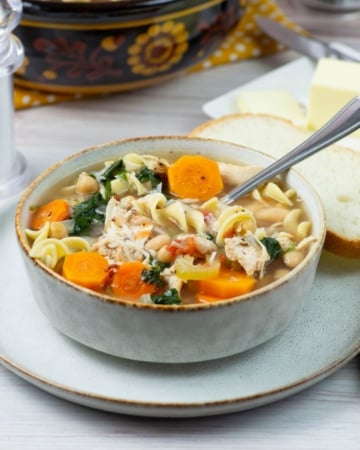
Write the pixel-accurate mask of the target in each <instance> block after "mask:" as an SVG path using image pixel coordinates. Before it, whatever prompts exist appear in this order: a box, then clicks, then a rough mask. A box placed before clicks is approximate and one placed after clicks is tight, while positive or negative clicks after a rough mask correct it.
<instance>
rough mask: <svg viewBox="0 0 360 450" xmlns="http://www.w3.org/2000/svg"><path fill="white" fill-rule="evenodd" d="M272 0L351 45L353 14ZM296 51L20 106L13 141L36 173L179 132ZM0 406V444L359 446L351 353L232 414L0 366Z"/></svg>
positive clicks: (357, 38)
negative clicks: (155, 414) (108, 392)
mask: <svg viewBox="0 0 360 450" xmlns="http://www.w3.org/2000/svg"><path fill="white" fill-rule="evenodd" d="M278 3H279V4H280V5H281V6H282V7H283V9H284V10H285V11H287V12H288V15H289V16H290V17H292V18H293V19H294V20H295V21H297V22H298V23H299V24H300V25H303V26H304V27H307V28H308V29H309V30H311V31H314V32H317V33H318V34H319V35H321V36H323V37H324V38H326V39H327V38H336V39H337V40H342V41H343V42H346V43H349V44H351V45H353V46H354V47H355V48H358V49H359V50H360V13H352V14H346V15H338V14H326V13H315V12H314V11H309V10H308V9H307V8H305V7H303V6H302V5H301V2H298V1H279V2H278ZM296 57H297V55H296V54H295V53H293V52H284V53H282V54H277V55H275V56H272V57H268V58H264V59H259V60H253V61H245V62H240V63H236V64H232V65H228V66H222V67H219V68H215V69H211V70H209V71H207V72H202V73H197V74H194V75H191V76H187V77H184V78H181V79H178V80H175V81H172V82H169V83H167V84H164V85H162V86H156V87H153V88H149V89H146V90H142V91H139V92H133V93H124V94H118V95H112V96H109V97H104V98H101V99H95V100H88V101H81V102H76V103H64V104H60V105H54V106H50V107H39V108H34V109H29V110H23V111H19V112H17V113H16V115H15V136H16V143H17V146H18V148H19V149H20V150H21V152H22V153H23V154H24V155H25V156H26V158H27V161H28V164H29V168H30V171H31V174H32V175H36V174H37V173H38V172H39V171H41V170H42V169H44V168H45V167H46V166H48V165H49V164H51V163H53V162H55V161H57V160H59V159H61V158H62V157H63V156H65V155H67V154H70V153H73V152H75V151H78V150H80V149H82V148H86V147H88V146H92V145H95V144H98V143H102V142H106V141H110V140H113V139H119V138H125V137H132V136H140V135H154V134H186V133H187V132H189V131H190V130H191V129H193V128H194V127H195V126H197V125H198V124H200V123H202V122H204V121H205V120H206V119H207V118H206V117H205V116H204V114H203V113H202V112H201V106H202V104H203V103H205V102H206V101H208V100H210V99H212V98H214V97H216V96H218V95H220V94H222V93H224V92H226V91H228V90H230V89H233V88H235V87H237V86H239V85H241V84H243V83H245V82H247V81H249V80H251V79H252V78H255V77H257V76H259V75H261V74H263V73H266V72H267V71H269V70H271V69H273V68H276V67H278V66H280V65H281V64H284V63H286V62H288V61H290V60H292V59H294V58H296ZM1 270H3V268H2V269H1ZM44 345H46V343H44ZM0 405H1V407H0V450H14V449H29V450H30V449H31V450H50V449H51V448H56V449H65V448H67V449H84V450H85V449H86V450H88V449H97V448H102V449H115V448H116V449H120V448H121V449H145V448H147V449H150V448H152V449H198V448H207V449H240V448H241V449H247V450H252V449H253V450H255V449H287V450H288V449H316V450H321V449H324V450H325V449H326V450H329V449H333V450H339V449H344V450H356V449H360V359H359V356H358V357H356V358H355V359H353V360H352V361H350V362H349V363H347V364H346V365H345V366H344V367H342V368H341V369H340V370H338V371H337V372H336V373H335V374H333V375H331V376H330V377H328V378H326V379H325V380H323V381H321V382H319V383H317V384H316V385H314V386H312V387H310V388H308V389H306V390H304V391H302V392H301V393H299V394H297V395H294V396H292V397H289V398H287V399H285V400H282V401H280V402H277V403H273V404H270V405H267V406H263V407H260V408H257V409H253V410H250V411H245V412H241V413H234V414H229V415H222V416H212V417H203V418H191V419H190V418H188V419H181V420H179V419H177V420H175V419H166V420H164V419H154V418H139V417H132V416H126V415H116V414H112V413H106V412H101V411H98V410H94V409H89V408H85V407H83V406H79V405H76V404H73V403H70V402H68V401H66V400H62V399H59V398H56V397H54V396H52V395H50V394H48V393H45V392H43V391H42V390H40V389H38V388H36V387H34V386H33V385H31V384H29V383H27V382H26V381H24V380H22V379H21V378H19V377H18V376H16V375H14V374H13V373H11V372H10V371H8V370H7V369H6V368H5V367H3V366H1V365H0Z"/></svg>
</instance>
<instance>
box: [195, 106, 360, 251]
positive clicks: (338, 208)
mask: <svg viewBox="0 0 360 450" xmlns="http://www.w3.org/2000/svg"><path fill="white" fill-rule="evenodd" d="M190 135H191V136H197V137H203V138H208V139H216V140H222V141H229V142H234V143H237V144H241V145H243V146H245V147H250V148H253V149H255V150H261V151H262V152H264V153H267V154H269V155H271V156H273V157H274V158H276V159H277V158H280V157H281V156H283V155H284V154H285V153H287V152H289V151H290V150H292V149H293V148H294V147H296V146H297V145H298V144H300V143H301V142H303V141H305V139H306V138H308V137H309V135H310V133H309V132H307V131H305V130H303V129H300V128H297V127H296V126H294V125H293V124H291V123H290V122H288V121H286V120H283V119H280V118H277V117H273V116H268V115H251V114H234V115H229V116H225V117H222V118H219V119H214V120H210V121H208V122H205V123H203V124H201V125H200V126H198V127H197V128H195V129H194V130H193V131H192V132H191V133H190ZM294 169H295V170H297V171H298V172H299V173H301V174H302V175H303V176H304V178H306V179H307V180H308V181H309V182H310V183H311V184H312V185H313V187H314V188H315V190H316V191H317V192H318V194H319V196H320V198H321V200H322V203H323V206H324V209H325V214H326V220H327V234H326V240H325V244H324V248H325V249H326V250H328V251H330V252H332V253H334V254H337V255H339V256H344V257H348V258H360V152H358V151H356V150H352V149H349V148H346V147H342V146H339V145H332V146H330V147H328V148H326V149H324V150H321V151H320V152H318V153H317V154H315V155H313V156H311V157H309V158H308V159H306V160H304V161H302V162H300V163H298V164H297V165H296V166H295V167H294Z"/></svg>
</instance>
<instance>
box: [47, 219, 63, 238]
mask: <svg viewBox="0 0 360 450" xmlns="http://www.w3.org/2000/svg"><path fill="white" fill-rule="evenodd" d="M67 235H68V231H67V228H66V226H65V225H64V224H63V223H61V222H50V229H49V237H51V238H55V239H63V238H65V237H67Z"/></svg>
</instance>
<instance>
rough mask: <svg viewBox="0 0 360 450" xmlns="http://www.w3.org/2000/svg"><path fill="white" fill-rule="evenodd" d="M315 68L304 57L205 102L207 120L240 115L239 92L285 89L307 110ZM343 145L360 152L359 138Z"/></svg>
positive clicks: (343, 141) (345, 140)
mask: <svg viewBox="0 0 360 450" xmlns="http://www.w3.org/2000/svg"><path fill="white" fill-rule="evenodd" d="M315 67H316V62H315V61H313V60H311V59H309V58H306V57H302V58H299V59H296V60H295V61H292V62H290V63H288V64H285V65H283V66H281V67H279V68H277V69H275V70H272V71H270V72H268V73H266V74H265V75H262V76H260V77H258V78H256V79H255V80H253V81H250V82H249V83H246V84H243V85H242V86H239V87H238V88H236V89H233V90H231V91H229V92H227V93H225V94H223V95H220V96H219V97H216V98H214V99H212V100H210V101H208V102H206V103H205V104H204V105H203V107H202V110H203V112H204V113H205V114H206V115H207V116H209V117H211V118H213V119H218V118H219V117H222V116H226V115H228V114H236V113H238V112H239V111H238V110H237V108H236V100H237V98H238V96H239V94H240V92H241V91H250V90H259V89H286V90H288V91H290V92H291V93H292V94H293V95H294V97H295V98H296V99H297V101H298V102H299V103H300V104H301V105H302V106H304V107H305V108H306V107H307V105H308V94H309V89H310V83H311V79H312V76H313V73H314V70H315ZM341 143H342V144H343V145H346V146H348V147H351V148H353V149H356V150H359V151H360V139H358V138H352V137H351V138H345V139H343V140H342V141H341Z"/></svg>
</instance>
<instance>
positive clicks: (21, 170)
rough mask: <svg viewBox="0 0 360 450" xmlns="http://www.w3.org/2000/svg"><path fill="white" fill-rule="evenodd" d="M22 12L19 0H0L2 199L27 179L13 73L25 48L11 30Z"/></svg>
mask: <svg viewBox="0 0 360 450" xmlns="http://www.w3.org/2000/svg"><path fill="white" fill-rule="evenodd" d="M21 12H22V4H21V1H20V0H0V198H5V197H9V196H11V195H13V194H16V193H17V192H19V191H20V190H21V189H23V188H24V187H25V185H26V183H27V181H28V180H27V166H26V162H25V159H24V157H23V156H22V155H21V154H20V153H18V152H17V151H16V150H15V145H14V105H13V82H12V74H13V73H14V72H15V71H16V70H17V69H18V68H19V67H20V66H21V64H22V62H23V59H24V50H23V46H22V44H21V42H20V41H19V40H18V39H17V38H16V37H15V36H14V35H12V34H11V31H12V30H13V29H14V28H15V27H16V26H17V24H18V23H19V20H20V16H21Z"/></svg>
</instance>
